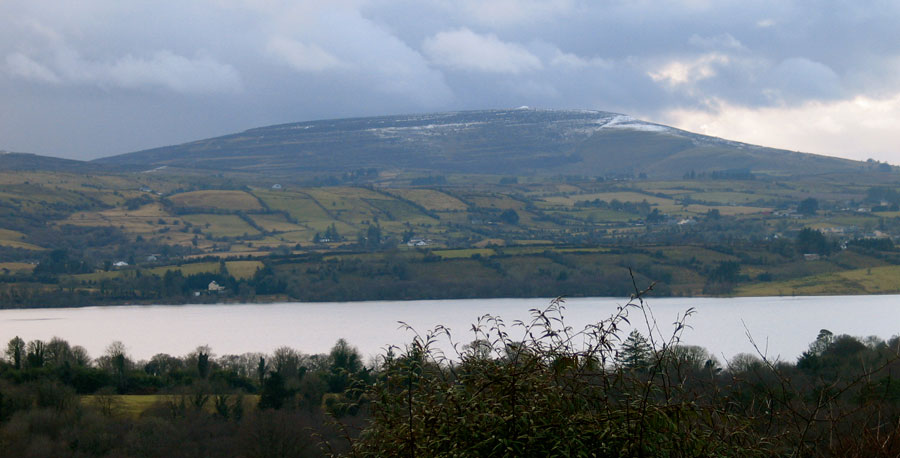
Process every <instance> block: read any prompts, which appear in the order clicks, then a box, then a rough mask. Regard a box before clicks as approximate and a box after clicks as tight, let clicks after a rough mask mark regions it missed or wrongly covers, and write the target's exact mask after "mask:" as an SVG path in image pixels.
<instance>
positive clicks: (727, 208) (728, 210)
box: [685, 204, 772, 216]
mask: <svg viewBox="0 0 900 458" xmlns="http://www.w3.org/2000/svg"><path fill="white" fill-rule="evenodd" d="M685 209H686V210H687V211H688V212H690V213H697V214H702V215H705V214H706V212H708V211H709V210H712V209H716V210H719V214H721V215H724V216H735V215H752V214H754V213H762V212H766V211H772V209H771V208H763V207H745V206H740V205H720V206H714V207H713V206H708V205H698V204H691V205H688V206H687V207H686V208H685Z"/></svg>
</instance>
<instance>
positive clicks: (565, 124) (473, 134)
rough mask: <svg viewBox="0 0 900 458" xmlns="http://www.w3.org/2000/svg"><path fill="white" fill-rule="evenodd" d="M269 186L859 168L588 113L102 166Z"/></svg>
mask: <svg viewBox="0 0 900 458" xmlns="http://www.w3.org/2000/svg"><path fill="white" fill-rule="evenodd" d="M97 162H98V163H101V164H116V165H132V166H141V167H147V168H153V167H161V166H169V167H177V168H188V169H203V170H210V171H244V172H261V173H265V174H268V175H272V176H280V175H293V174H298V173H335V172H336V173H341V172H347V171H352V170H358V169H361V168H366V169H367V168H376V169H378V170H386V171H403V172H417V173H428V174H443V173H467V174H492V175H548V174H575V175H584V176H615V175H628V176H630V175H636V174H640V173H644V174H647V175H648V176H649V177H653V178H677V177H681V176H682V175H684V174H685V173H688V172H690V171H695V172H697V173H701V172H715V171H731V172H738V173H743V172H753V173H761V174H775V175H806V174H820V173H832V172H844V171H850V170H859V168H860V166H861V163H859V162H855V161H850V160H845V159H838V158H832V157H826V156H819V155H813V154H805V153H797V152H791V151H785V150H778V149H772V148H765V147H760V146H754V145H749V144H746V143H739V142H733V141H728V140H723V139H720V138H716V137H709V136H705V135H699V134H695V133H691V132H687V131H683V130H679V129H675V128H672V127H668V126H664V125H661V124H654V123H649V122H644V121H640V120H637V119H634V118H632V117H630V116H626V115H622V114H617V113H608V112H602V111H586V110H535V109H529V108H524V107H523V108H520V109H513V110H486V111H464V112H449V113H435V114H423V115H406V116H379V117H369V118H353V119H336V120H324V121H312V122H301V123H293V124H282V125H276V126H269V127H260V128H256V129H250V130H247V131H244V132H241V133H237V134H232V135H226V136H222V137H216V138H210V139H206V140H200V141H195V142H190V143H185V144H182V145H174V146H166V147H162V148H155V149H150V150H145V151H138V152H134V153H129V154H123V155H118V156H113V157H107V158H103V159H99V160H97Z"/></svg>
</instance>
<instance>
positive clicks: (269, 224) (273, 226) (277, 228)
mask: <svg viewBox="0 0 900 458" xmlns="http://www.w3.org/2000/svg"><path fill="white" fill-rule="evenodd" d="M250 218H252V219H253V222H255V223H256V224H257V225H259V227H261V228H263V229H265V230H266V231H268V232H290V231H302V230H304V229H306V228H305V227H303V226H298V225H296V224H294V223H292V222H290V221H288V220H287V219H285V218H284V215H281V214H274V215H250Z"/></svg>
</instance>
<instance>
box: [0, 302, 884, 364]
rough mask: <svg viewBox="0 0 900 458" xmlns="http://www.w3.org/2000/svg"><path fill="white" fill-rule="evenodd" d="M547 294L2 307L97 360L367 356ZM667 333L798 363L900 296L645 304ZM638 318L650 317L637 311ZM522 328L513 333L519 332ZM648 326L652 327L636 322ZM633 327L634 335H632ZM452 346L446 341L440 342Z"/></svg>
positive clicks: (855, 331) (577, 315) (2, 317)
mask: <svg viewBox="0 0 900 458" xmlns="http://www.w3.org/2000/svg"><path fill="white" fill-rule="evenodd" d="M625 302H626V300H624V299H617V298H573V299H568V300H566V302H565V307H566V309H565V317H566V323H567V324H568V325H569V326H572V327H574V328H575V329H581V328H583V326H584V325H585V324H588V323H594V322H597V321H599V320H601V319H604V318H607V317H609V316H610V314H612V313H614V312H615V310H616V307H617V306H618V305H624V304H625ZM548 303H549V299H466V300H437V301H375V302H349V303H347V302H340V303H274V304H215V305H178V306H169V305H153V306H115V307H85V308H56V309H27V310H0V342H2V343H3V347H4V349H5V342H7V341H8V340H9V339H11V338H12V337H14V336H17V335H18V336H20V337H22V338H23V339H25V340H26V341H27V340H32V339H42V340H49V339H50V338H52V337H54V336H59V337H62V338H64V339H66V340H68V341H69V343H71V344H72V345H82V346H84V347H85V348H87V350H88V351H89V352H90V354H91V356H92V357H97V356H100V355H102V354H103V351H104V349H105V348H106V346H107V345H109V344H110V343H111V342H112V341H115V340H119V341H122V342H123V343H124V344H125V346H126V347H127V348H128V351H129V354H130V355H131V356H132V358H134V359H135V360H140V359H148V358H150V357H151V356H152V355H154V354H156V353H169V354H172V355H179V356H180V355H184V354H186V353H189V352H190V351H192V350H193V349H195V348H196V347H197V346H199V345H209V346H210V347H211V348H212V350H213V353H214V354H215V355H224V354H235V353H245V352H267V353H268V352H271V351H272V350H274V349H275V348H277V347H279V346H283V345H287V346H290V347H293V348H295V349H297V350H299V351H302V352H304V353H325V352H327V351H328V350H329V349H330V348H331V346H332V345H333V344H334V342H335V341H336V340H337V339H338V338H341V337H343V338H345V339H347V340H348V341H349V342H350V344H352V345H354V346H356V347H357V348H359V349H360V351H361V352H362V353H363V354H364V355H366V356H367V357H373V356H375V355H378V354H380V353H382V351H383V349H384V348H386V347H387V345H389V344H394V345H402V344H404V343H407V342H409V341H410V340H411V336H412V334H411V332H410V331H408V330H403V329H400V327H399V325H398V321H401V320H402V321H404V322H406V323H408V324H409V325H410V326H412V327H414V328H415V329H416V330H417V331H419V332H420V333H424V332H425V331H426V330H428V329H430V328H432V327H434V326H436V325H439V324H442V325H444V326H446V327H448V328H450V329H451V331H452V333H453V336H454V340H456V341H458V342H461V343H467V342H469V341H471V340H472V336H473V334H472V333H471V331H470V329H471V326H472V323H475V321H476V320H477V318H478V317H479V316H482V315H484V314H492V315H497V316H500V317H501V318H503V319H504V321H505V322H506V323H507V324H511V323H512V322H513V321H514V320H526V319H529V317H530V315H529V309H532V308H544V307H546V306H547V305H548ZM647 304H648V305H649V307H650V309H651V310H652V312H653V316H655V318H656V321H657V323H658V326H659V328H660V330H661V332H662V333H663V334H670V333H671V332H672V329H673V327H672V324H671V323H673V322H674V321H675V320H676V319H677V317H678V316H679V315H683V314H684V312H685V311H686V310H687V309H688V308H690V307H693V308H694V309H695V310H696V313H695V314H694V315H693V316H691V317H689V318H688V320H687V324H688V325H690V326H691V328H689V329H686V330H685V331H684V334H683V335H682V341H683V343H686V344H692V345H701V346H704V347H706V348H707V349H709V350H710V351H712V352H713V353H714V354H716V355H717V356H718V357H719V359H720V360H723V359H728V358H731V357H732V356H734V355H735V354H737V353H742V352H749V353H753V352H754V349H753V346H752V345H751V343H750V341H749V339H748V337H747V335H746V334H747V332H748V331H749V332H750V333H751V334H752V336H753V338H754V340H755V341H756V342H757V343H758V344H759V347H760V348H761V349H762V350H763V351H766V352H767V353H768V355H769V356H771V357H774V356H780V357H781V358H782V359H784V360H793V359H795V358H796V357H797V356H799V355H800V353H801V352H803V351H804V350H806V348H807V346H808V345H809V343H810V342H811V341H813V340H814V339H815V338H816V335H817V334H818V333H819V330H820V329H829V330H831V331H832V332H834V333H835V334H850V335H854V336H869V335H877V336H880V337H882V338H889V337H891V336H893V335H895V334H898V333H900V296H897V295H885V296H827V297H763V298H650V299H649V300H648V301H647ZM631 318H632V322H634V323H635V324H638V323H639V322H643V317H642V315H639V314H637V313H636V312H634V311H633V312H632V314H631ZM515 329H516V328H513V329H511V330H510V334H511V335H512V336H517V335H520V333H517V332H516V330H515ZM638 329H641V330H642V331H644V334H645V335H646V334H647V333H646V327H645V326H644V327H641V326H638ZM625 334H627V333H625ZM442 348H444V349H445V350H449V348H448V346H446V344H444V345H443V346H442Z"/></svg>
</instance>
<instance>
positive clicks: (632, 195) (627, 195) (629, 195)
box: [544, 191, 673, 207]
mask: <svg viewBox="0 0 900 458" xmlns="http://www.w3.org/2000/svg"><path fill="white" fill-rule="evenodd" d="M584 200H587V201H591V200H603V201H606V202H612V201H613V200H618V201H619V202H634V203H640V202H643V201H645V200H646V201H647V203H648V204H650V205H665V204H671V203H672V202H673V201H672V199H664V198H661V197H656V196H648V195H646V194H641V193H638V192H628V191H623V192H597V193H592V194H574V195H570V196H552V197H545V198H544V201H546V202H548V203H553V204H557V205H565V206H567V207H571V206H574V205H575V202H579V201H584Z"/></svg>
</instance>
